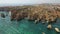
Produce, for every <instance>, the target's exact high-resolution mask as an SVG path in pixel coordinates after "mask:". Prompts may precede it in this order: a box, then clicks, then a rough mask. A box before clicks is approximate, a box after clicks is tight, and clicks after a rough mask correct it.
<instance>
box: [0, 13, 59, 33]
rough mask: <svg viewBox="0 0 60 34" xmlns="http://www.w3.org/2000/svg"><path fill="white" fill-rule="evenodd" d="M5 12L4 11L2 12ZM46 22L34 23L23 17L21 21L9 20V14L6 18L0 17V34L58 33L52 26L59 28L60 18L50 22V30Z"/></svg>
mask: <svg viewBox="0 0 60 34" xmlns="http://www.w3.org/2000/svg"><path fill="white" fill-rule="evenodd" d="M0 13H1V12H0ZM4 14H6V12H4ZM47 25H48V24H42V23H41V22H39V23H38V24H34V21H28V20H27V19H23V20H21V21H18V22H17V21H10V16H9V15H8V16H6V18H4V19H3V18H2V17H0V34H42V32H45V34H60V33H57V32H56V31H55V30H54V27H58V28H60V20H59V19H58V20H57V23H52V26H53V28H52V29H51V30H48V29H47Z"/></svg>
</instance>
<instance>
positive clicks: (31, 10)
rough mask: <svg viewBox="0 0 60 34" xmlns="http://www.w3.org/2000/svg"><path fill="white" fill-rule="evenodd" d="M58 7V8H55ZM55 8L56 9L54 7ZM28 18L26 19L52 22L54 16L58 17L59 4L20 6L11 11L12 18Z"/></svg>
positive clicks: (59, 14)
mask: <svg viewBox="0 0 60 34" xmlns="http://www.w3.org/2000/svg"><path fill="white" fill-rule="evenodd" d="M57 7H58V8H57ZM56 8H57V9H56ZM26 17H27V18H28V20H36V21H37V20H40V21H48V22H50V21H51V22H53V21H56V20H55V19H56V18H60V7H59V6H55V5H54V6H52V5H51V6H47V5H46V6H43V5H42V6H33V7H32V6H29V7H25V6H24V8H20V10H18V9H17V10H13V11H12V16H11V18H12V19H15V20H19V19H23V18H26Z"/></svg>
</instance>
